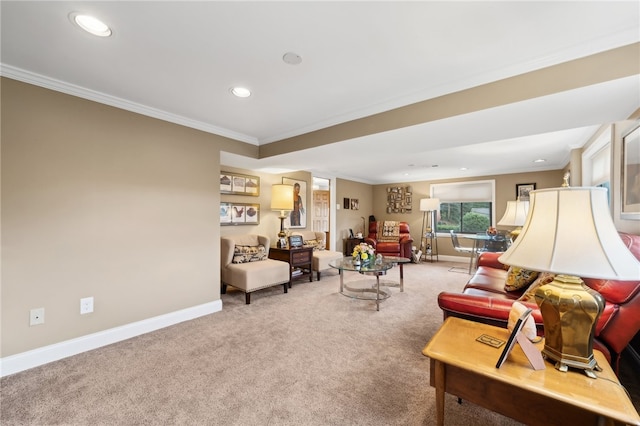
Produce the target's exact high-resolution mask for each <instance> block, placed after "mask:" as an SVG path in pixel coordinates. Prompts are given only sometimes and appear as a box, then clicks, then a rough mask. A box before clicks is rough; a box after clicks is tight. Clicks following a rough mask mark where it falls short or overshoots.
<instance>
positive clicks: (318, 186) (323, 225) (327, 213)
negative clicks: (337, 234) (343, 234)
mask: <svg viewBox="0 0 640 426" xmlns="http://www.w3.org/2000/svg"><path fill="white" fill-rule="evenodd" d="M312 199H313V202H312V209H311V230H312V231H316V232H324V233H325V235H326V247H325V249H327V250H328V249H329V246H330V241H331V234H330V229H331V209H330V206H331V180H330V179H325V178H321V177H315V176H314V177H313V190H312Z"/></svg>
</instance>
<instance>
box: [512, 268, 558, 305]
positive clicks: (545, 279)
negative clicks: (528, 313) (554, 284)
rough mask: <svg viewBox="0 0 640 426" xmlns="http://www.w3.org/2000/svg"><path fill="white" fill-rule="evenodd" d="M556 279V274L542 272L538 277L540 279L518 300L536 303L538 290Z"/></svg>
mask: <svg viewBox="0 0 640 426" xmlns="http://www.w3.org/2000/svg"><path fill="white" fill-rule="evenodd" d="M555 277H556V275H555V274H552V273H551V272H542V273H540V274H539V275H538V278H536V280H535V281H534V282H533V283H532V284H531V285H530V286H529V288H528V289H527V291H525V292H524V294H523V295H522V296H520V298H519V299H518V300H520V301H522V302H535V300H536V297H535V296H536V290H537V289H538V287H540V286H542V285H545V284H549V283H550V282H551V281H553V279H554V278H555Z"/></svg>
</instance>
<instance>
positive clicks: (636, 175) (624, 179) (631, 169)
mask: <svg viewBox="0 0 640 426" xmlns="http://www.w3.org/2000/svg"><path fill="white" fill-rule="evenodd" d="M621 172H622V176H621V180H620V183H621V185H620V186H621V187H622V197H621V200H622V206H621V209H620V217H621V218H622V219H631V220H640V123H636V124H635V125H634V127H633V128H632V129H631V131H629V132H628V133H627V134H626V135H624V136H623V137H622V168H621Z"/></svg>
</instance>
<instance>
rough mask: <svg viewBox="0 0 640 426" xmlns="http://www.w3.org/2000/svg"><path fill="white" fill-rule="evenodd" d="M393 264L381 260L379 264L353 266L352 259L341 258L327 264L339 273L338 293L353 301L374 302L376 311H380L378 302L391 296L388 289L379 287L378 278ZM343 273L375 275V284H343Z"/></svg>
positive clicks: (366, 282)
mask: <svg viewBox="0 0 640 426" xmlns="http://www.w3.org/2000/svg"><path fill="white" fill-rule="evenodd" d="M394 264H395V263H393V262H385V261H384V259H383V261H382V262H381V263H376V262H375V261H374V262H371V263H369V264H367V265H366V266H362V265H355V264H354V262H353V258H352V257H343V258H342V259H336V260H332V261H331V262H329V266H331V267H332V268H335V269H338V270H339V271H340V293H341V294H343V295H345V296H347V297H351V298H353V299H363V300H375V301H376V310H378V311H379V310H380V302H381V301H383V300H385V299H388V298H389V296H391V292H390V291H389V289H388V288H387V287H384V286H381V285H380V276H381V275H386V273H387V271H388V270H389V269H391V268H393V266H394ZM344 271H353V272H358V273H360V274H363V275H364V274H369V275H375V277H376V282H375V284H373V285H372V282H371V280H362V281H355V282H350V283H348V284H345V283H344Z"/></svg>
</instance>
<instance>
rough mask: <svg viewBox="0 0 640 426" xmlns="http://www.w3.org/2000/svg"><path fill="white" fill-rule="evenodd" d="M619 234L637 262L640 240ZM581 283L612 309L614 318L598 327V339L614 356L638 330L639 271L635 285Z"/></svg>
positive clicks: (639, 302)
mask: <svg viewBox="0 0 640 426" xmlns="http://www.w3.org/2000/svg"><path fill="white" fill-rule="evenodd" d="M619 234H620V238H622V241H623V242H624V244H625V245H626V246H627V248H628V249H629V251H630V252H631V253H632V254H633V255H634V256H635V257H636V259H638V260H640V236H639V235H632V234H627V233H624V232H620V233H619ZM583 281H584V283H585V284H586V285H588V286H589V287H591V288H592V289H594V290H596V291H597V292H598V293H600V294H601V295H602V297H604V299H605V301H606V303H607V305H613V306H612V308H613V309H614V310H615V311H616V312H615V315H612V316H611V317H610V318H609V319H608V320H607V321H606V323H605V324H599V326H601V327H602V329H601V331H600V333H599V338H600V339H602V340H604V341H605V342H606V343H607V345H609V346H610V347H611V348H612V349H613V350H614V351H615V352H617V353H621V352H622V350H623V349H624V347H625V346H626V345H627V344H628V343H629V341H630V340H631V339H633V336H635V334H636V333H637V332H638V330H639V329H640V270H639V271H638V279H637V280H635V281H615V280H602V279H594V278H583ZM605 309H606V308H605ZM609 309H611V308H609ZM603 316H604V315H603Z"/></svg>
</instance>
